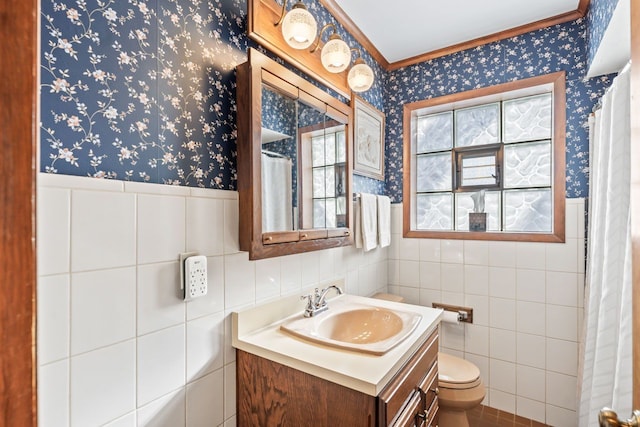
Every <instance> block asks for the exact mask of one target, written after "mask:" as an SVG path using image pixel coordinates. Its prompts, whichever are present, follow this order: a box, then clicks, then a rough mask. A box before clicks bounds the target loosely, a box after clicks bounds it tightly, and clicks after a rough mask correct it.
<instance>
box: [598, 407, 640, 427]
mask: <svg viewBox="0 0 640 427" xmlns="http://www.w3.org/2000/svg"><path fill="white" fill-rule="evenodd" d="M598 422H599V423H600V427H618V426H621V427H639V426H640V411H639V410H637V409H636V410H635V411H633V414H631V418H630V419H628V420H626V421H623V420H620V419H619V418H618V414H616V412H615V411H614V410H613V409H611V408H602V409H601V410H600V413H599V414H598Z"/></svg>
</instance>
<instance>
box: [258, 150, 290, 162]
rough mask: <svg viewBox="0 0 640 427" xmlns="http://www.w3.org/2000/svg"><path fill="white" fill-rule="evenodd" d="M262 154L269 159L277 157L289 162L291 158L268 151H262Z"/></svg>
mask: <svg viewBox="0 0 640 427" xmlns="http://www.w3.org/2000/svg"><path fill="white" fill-rule="evenodd" d="M262 154H266V155H267V156H270V157H279V158H281V159H287V160H291V158H289V157H288V156H285V155H284V154H280V153H276V152H273V151H269V150H262Z"/></svg>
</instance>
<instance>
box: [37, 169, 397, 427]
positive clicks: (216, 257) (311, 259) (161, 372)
mask: <svg viewBox="0 0 640 427" xmlns="http://www.w3.org/2000/svg"><path fill="white" fill-rule="evenodd" d="M37 224H38V231H37V232H38V242H37V244H38V301H37V302H38V345H37V353H38V400H39V401H38V406H39V408H38V410H39V413H38V418H39V425H40V426H43V427H46V426H81V427H85V426H90V425H96V426H98V425H108V426H111V427H114V426H143V425H144V426H149V425H153V426H167V427H169V426H170V427H179V426H190V427H192V426H207V427H209V426H225V427H229V426H234V425H235V416H234V415H235V351H234V350H233V348H232V347H231V336H230V334H231V324H230V321H229V317H230V316H229V314H230V312H231V311H233V310H235V309H238V308H241V307H242V308H243V307H249V306H252V305H254V304H258V303H262V302H266V301H268V300H270V299H274V298H278V297H280V296H282V295H291V294H301V293H302V292H303V290H306V289H308V288H310V287H313V286H315V285H317V284H320V283H324V282H326V281H328V280H331V279H336V278H344V279H345V287H346V291H347V292H348V293H352V294H356V295H365V296H366V295H371V294H373V293H375V292H378V291H386V289H387V282H386V277H387V276H388V272H387V267H388V249H384V250H383V249H376V250H374V251H371V252H368V253H363V252H362V251H361V250H356V249H355V248H353V247H347V248H336V249H331V250H324V251H319V252H311V253H307V254H298V255H291V256H285V257H280V258H273V259H266V260H261V261H256V262H253V261H249V260H248V256H247V253H245V252H240V251H239V249H238V197H237V193H236V192H232V191H220V190H208V189H196V188H188V187H174V186H165V185H158V184H143V183H130V182H123V181H106V180H98V179H93V178H85V177H72V176H63V175H47V174H40V175H39V176H38V212H37ZM186 251H197V252H199V253H201V254H203V255H206V256H207V257H208V272H209V292H208V295H207V296H206V297H204V298H202V299H198V300H194V301H192V302H189V303H185V302H183V301H182V300H181V299H180V298H179V297H178V295H177V292H178V287H179V284H178V275H179V272H178V271H179V269H178V261H177V259H178V254H179V253H180V252H186Z"/></svg>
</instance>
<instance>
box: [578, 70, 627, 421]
mask: <svg viewBox="0 0 640 427" xmlns="http://www.w3.org/2000/svg"><path fill="white" fill-rule="evenodd" d="M629 93H630V92H629V71H628V67H627V69H626V70H624V71H623V72H622V73H621V74H620V75H619V76H618V77H616V79H615V80H614V82H613V85H612V87H611V89H610V90H609V91H608V92H607V93H606V94H605V95H604V97H603V100H602V108H601V109H600V110H599V111H597V112H596V114H595V117H592V118H590V120H589V126H590V159H589V160H590V161H589V164H590V180H589V220H588V228H589V235H588V248H587V273H586V286H587V287H586V289H585V318H584V324H585V328H584V333H583V343H584V347H583V349H582V353H583V354H582V358H581V365H582V366H581V368H582V369H581V373H580V376H581V381H580V389H581V390H580V396H579V402H580V403H579V425H580V426H581V427H586V426H598V412H599V411H600V409H602V407H604V406H608V407H611V408H614V409H615V410H616V411H617V412H618V415H619V416H620V417H623V418H625V417H626V416H627V415H629V414H631V393H632V385H633V384H632V378H631V367H632V359H631V356H632V355H631V339H632V336H631V320H632V318H631V232H630V191H629V188H630V183H629V179H630V161H629V155H630V145H631V137H630V115H629V114H630V94H629Z"/></svg>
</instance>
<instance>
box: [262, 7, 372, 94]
mask: <svg viewBox="0 0 640 427" xmlns="http://www.w3.org/2000/svg"><path fill="white" fill-rule="evenodd" d="M286 10H287V0H283V2H282V13H281V14H280V19H279V20H278V22H276V23H274V24H273V25H274V26H276V27H277V26H279V25H281V28H280V29H281V31H282V36H283V37H284V40H285V42H286V43H287V44H288V45H289V46H291V47H292V48H293V49H298V50H303V49H307V48H308V47H309V46H311V45H312V44H313V43H314V41H315V45H314V46H313V48H312V49H311V50H310V51H309V52H310V53H314V52H316V51H317V50H318V47H319V46H320V43H321V42H322V35H323V34H324V32H325V31H326V30H328V29H329V28H331V29H332V30H333V32H332V34H331V35H330V36H329V40H328V41H327V42H326V43H325V44H324V45H323V46H322V50H321V51H320V61H321V62H322V66H323V67H324V69H325V70H327V71H328V72H330V73H334V74H335V73H341V72H342V71H344V70H346V69H347V67H349V64H351V51H356V52H357V53H358V57H357V58H356V60H355V61H354V63H353V66H352V67H351V69H350V70H349V73H348V74H347V83H348V85H349V88H350V89H351V90H352V91H354V92H364V91H367V90H369V89H370V88H371V86H372V85H373V81H374V79H375V76H374V74H373V70H372V69H371V67H370V66H368V65H367V64H366V63H365V62H364V60H363V59H362V53H361V52H360V49H357V48H349V46H348V45H347V44H346V43H345V42H344V40H342V38H341V37H340V35H338V31H337V28H336V26H335V25H334V24H333V23H329V24H326V25H325V26H323V27H322V29H321V30H320V33H317V31H318V24H317V22H316V20H315V18H314V17H313V15H311V13H310V12H309V11H308V10H307V7H306V6H305V5H304V4H303V3H302V2H301V1H298V2H296V4H294V5H293V7H292V8H291V10H290V11H289V12H287V11H286ZM316 34H318V35H317V37H316Z"/></svg>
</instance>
